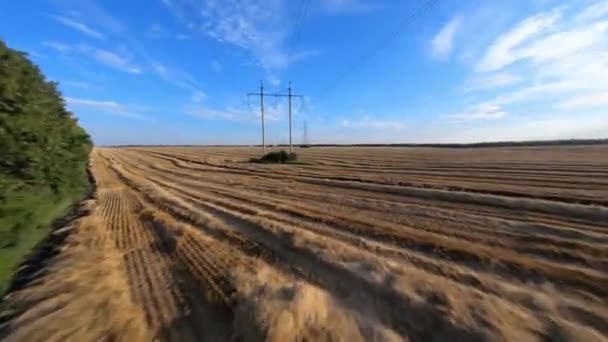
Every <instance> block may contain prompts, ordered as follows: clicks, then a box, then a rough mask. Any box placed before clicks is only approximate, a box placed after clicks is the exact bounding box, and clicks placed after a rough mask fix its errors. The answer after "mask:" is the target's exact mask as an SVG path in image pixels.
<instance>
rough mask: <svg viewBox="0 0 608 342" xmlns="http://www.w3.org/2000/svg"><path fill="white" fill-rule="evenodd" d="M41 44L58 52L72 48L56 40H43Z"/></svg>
mask: <svg viewBox="0 0 608 342" xmlns="http://www.w3.org/2000/svg"><path fill="white" fill-rule="evenodd" d="M42 45H44V46H46V47H50V48H51V49H54V50H57V51H59V52H68V51H71V50H72V46H70V45H68V44H63V43H60V42H56V41H48V42H43V43H42Z"/></svg>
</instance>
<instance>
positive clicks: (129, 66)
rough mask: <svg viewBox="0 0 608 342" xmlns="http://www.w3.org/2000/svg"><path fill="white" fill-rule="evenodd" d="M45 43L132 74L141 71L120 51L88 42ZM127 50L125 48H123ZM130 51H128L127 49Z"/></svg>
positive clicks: (61, 50)
mask: <svg viewBox="0 0 608 342" xmlns="http://www.w3.org/2000/svg"><path fill="white" fill-rule="evenodd" d="M43 45H45V46H47V47H50V48H52V49H55V50H57V51H59V52H61V53H65V54H80V55H83V56H86V57H88V58H91V59H93V60H95V61H97V62H98V63H101V64H104V65H107V66H109V67H112V68H114V69H117V70H121V71H126V72H129V73H132V74H139V73H141V68H140V67H139V66H138V65H137V64H135V63H134V62H132V58H130V57H128V56H123V55H121V54H120V53H119V52H114V51H109V50H104V49H96V48H93V47H91V46H88V45H86V44H75V45H70V44H65V43H60V42H55V41H50V42H44V43H43ZM123 50H125V49H123ZM125 52H127V53H128V51H125Z"/></svg>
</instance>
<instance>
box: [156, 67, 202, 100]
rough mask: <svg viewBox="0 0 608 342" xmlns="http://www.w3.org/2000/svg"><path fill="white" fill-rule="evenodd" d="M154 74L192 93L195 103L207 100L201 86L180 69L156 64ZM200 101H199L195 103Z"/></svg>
mask: <svg viewBox="0 0 608 342" xmlns="http://www.w3.org/2000/svg"><path fill="white" fill-rule="evenodd" d="M152 68H153V70H154V72H155V73H156V75H157V76H158V77H160V78H161V79H162V80H163V81H165V82H167V83H169V84H171V85H173V86H175V87H177V88H180V89H183V90H186V91H188V92H190V93H191V94H192V95H191V99H192V100H193V101H194V102H198V101H201V100H203V99H204V98H205V96H206V95H205V92H204V91H202V90H201V88H202V87H201V85H200V84H199V83H198V82H197V81H196V80H195V79H194V78H193V77H192V76H191V75H190V74H189V73H187V72H184V71H182V70H180V69H178V68H172V67H168V66H166V65H164V64H162V63H159V62H155V64H154V65H153V66H152ZM195 100H198V101H195Z"/></svg>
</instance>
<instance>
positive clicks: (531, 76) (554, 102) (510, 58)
mask: <svg viewBox="0 0 608 342" xmlns="http://www.w3.org/2000/svg"><path fill="white" fill-rule="evenodd" d="M598 6H599V3H597V2H596V3H593V4H591V5H588V6H587V7H586V8H583V9H582V10H581V14H578V13H576V12H573V11H571V10H570V11H565V10H563V8H559V7H558V8H555V9H553V10H550V11H548V12H545V13H541V14H537V15H534V16H531V17H529V18H526V19H524V20H522V21H520V22H519V23H517V24H515V25H514V26H513V27H512V28H511V29H509V30H506V31H504V32H503V33H502V34H500V35H499V36H498V37H497V38H496V39H495V40H494V41H493V42H492V43H491V44H489V46H488V48H487V50H486V51H485V53H484V54H483V57H482V58H481V59H480V60H479V62H478V63H476V65H475V66H474V74H473V76H472V77H470V78H469V79H468V80H467V81H465V82H464V84H463V85H462V86H461V89H464V90H465V91H471V90H492V91H493V92H492V94H493V95H492V97H491V98H489V99H485V100H481V101H478V103H476V104H475V103H474V104H470V105H469V106H467V108H466V109H465V110H462V111H460V112H456V113H454V114H449V115H444V116H443V118H447V119H456V120H465V121H466V120H481V121H483V120H487V119H505V118H507V117H511V116H513V117H522V115H523V114H522V113H526V115H527V116H529V117H528V118H526V119H525V120H524V123H526V124H528V123H531V122H537V121H538V119H537V118H538V117H539V116H542V115H544V114H547V113H556V112H558V111H560V110H561V111H568V114H569V115H580V114H581V112H580V110H581V109H595V108H602V107H608V83H607V82H606V81H605V80H606V79H608V20H604V21H602V20H598V17H597V16H593V18H591V19H590V16H589V14H590V13H592V12H593V11H596V12H593V13H598V12H597V11H599V10H600V9H601V8H600V7H598ZM584 18H587V19H586V21H585V20H583V19H584ZM524 76H525V78H524ZM504 86H510V87H509V89H508V91H507V92H502V93H500V92H498V91H499V90H500V87H504ZM530 108H534V110H531V109H530ZM560 114H565V113H560ZM556 120H557V119H556ZM548 121H551V118H544V119H543V123H546V122H548ZM524 123H522V125H523V124H524ZM573 124H574V125H576V123H573ZM580 125H581V126H582V125H584V123H580ZM574 128H575V127H573V129H574ZM522 129H525V128H524V126H522Z"/></svg>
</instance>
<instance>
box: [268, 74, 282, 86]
mask: <svg viewBox="0 0 608 342" xmlns="http://www.w3.org/2000/svg"><path fill="white" fill-rule="evenodd" d="M266 81H268V83H270V84H272V85H273V86H275V87H276V86H278V85H279V84H281V79H279V78H278V77H277V76H275V75H268V76H266Z"/></svg>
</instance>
